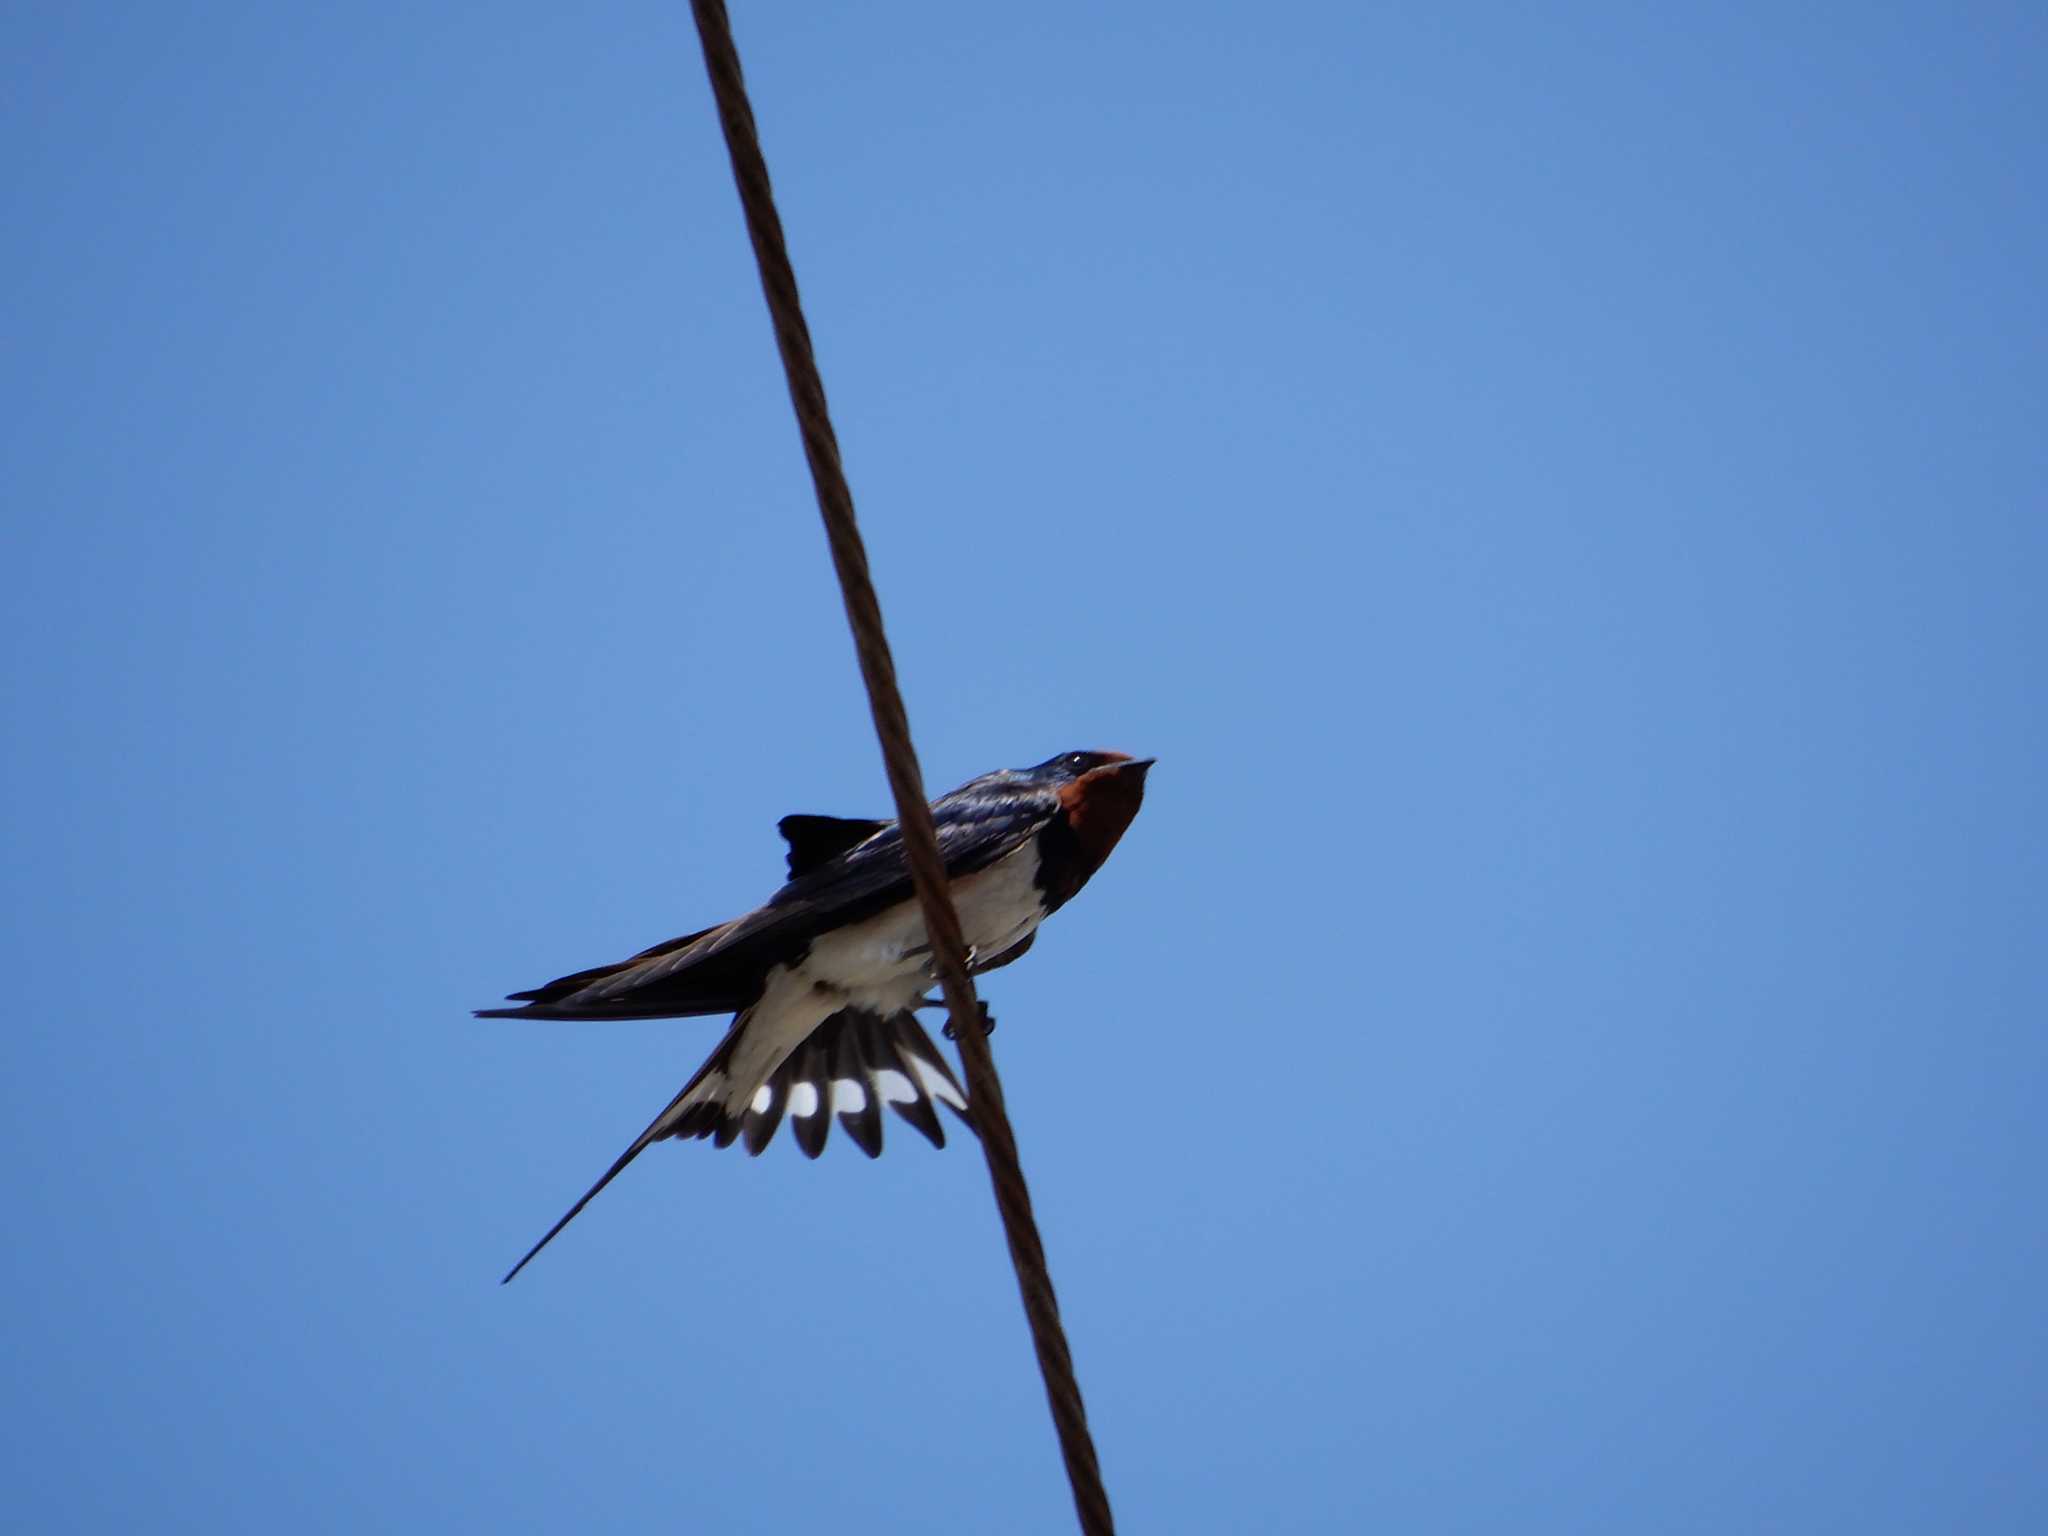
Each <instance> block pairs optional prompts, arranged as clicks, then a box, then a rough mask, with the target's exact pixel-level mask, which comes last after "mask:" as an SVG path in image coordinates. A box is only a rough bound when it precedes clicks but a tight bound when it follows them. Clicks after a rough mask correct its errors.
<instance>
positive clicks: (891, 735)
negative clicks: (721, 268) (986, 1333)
mask: <svg viewBox="0 0 2048 1536" xmlns="http://www.w3.org/2000/svg"><path fill="white" fill-rule="evenodd" d="M690 8H691V10H692V11H693V12H694V13H695V15H696V18H697V36H698V38H699V40H700V41H701V42H702V43H703V45H704V67H705V69H706V70H707V71H708V72H709V74H710V76H711V94H712V95H713V96H714V97H715V98H716V100H717V103H718V120H719V123H720V125H721V126H722V127H723V128H724V130H725V144H726V148H727V150H729V151H730V152H731V155H732V173H733V180H734V181H735V182H737V183H738V185H739V194H740V206H741V207H742V208H743V209H744V210H745V212H746V218H747V233H748V235H749V236H750V237H751V238H752V240H753V243H754V257H755V260H756V261H757V262H758V263H759V265H760V269H761V291H762V293H763V294H764V295H766V297H767V300H768V313H769V317H770V318H771V319H772V320H773V322H774V325H775V344H776V346H777V348H778V349H779V350H780V351H781V353H782V367H783V372H784V373H785V374H786V375H787V376H788V379H789V398H790V403H791V404H792V405H794V406H795V408H796V419H797V426H798V428H799V429H800V430H801V431H802V433H803V440H804V457H805V458H806V459H808V460H809V461H810V465H811V481H812V483H813V484H814V485H815V486H816V487H817V492H818V512H819V515H820V516H821V517H823V519H824V522H825V537H826V539H827V540H828V541H829V542H830V544H831V547H832V565H833V568H834V569H835V570H836V571H837V572H838V574H839V588H840V593H841V596H842V597H843V598H844V600H845V603H846V620H847V623H848V624H849V625H850V626H851V627H852V629H853V645H854V650H855V651H856V652H857V653H858V655H859V657H860V672H861V677H862V679H863V680H864V681H865V682H866V684H867V691H868V707H869V709H870V710H871V711H872V713H873V715H874V719H875V735H876V737H877V738H878V739H879V740H880V742H881V745H882V759H883V762H884V765H885V766H886V768H887V770H888V774H889V790H890V793H891V794H893V795H894V796H895V798H896V817H897V820H898V822H899V823H900V824H901V826H902V829H903V851H904V855H905V857H906V858H907V859H908V860H909V863H910V874H911V879H912V880H913V882H914V883H915V884H916V887H917V899H918V901H919V902H920V903H921V904H922V905H923V907H924V920H925V932H926V935H927V936H928V938H929V939H930V942H931V945H932V961H933V966H934V968H935V969H936V970H937V972H938V977H939V985H940V987H941V988H942V989H943V990H944V993H945V997H946V1007H947V1009H948V1011H949V1012H950V1013H951V1015H952V1020H953V1030H952V1033H953V1034H954V1035H955V1036H957V1037H958V1040H959V1045H960V1058H961V1064H962V1065H963V1066H964V1067H965V1068H966V1073H967V1093H968V1098H969V1100H970V1101H971V1102H972V1104H973V1114H974V1123H975V1127H976V1129H977V1130H979V1131H980V1133H981V1147H982V1153H983V1155H984V1156H985V1157H986V1158H987V1159H988V1171H989V1178H990V1180H991V1181H992V1182H993V1183H994V1185H995V1193H996V1206H997V1208H998V1210H999V1211H1000V1212H1001V1214H1002V1218H1003V1235H1004V1236H1005V1237H1006V1238H1008V1239H1009V1244H1010V1260H1011V1262H1012V1263H1013V1264H1014V1265H1015V1266H1016V1270H1017V1289H1018V1291H1019V1292H1020V1293H1021V1294H1022V1296H1023V1300H1024V1314H1025V1317H1026V1318H1027V1319H1028V1320H1029V1322H1030V1324H1031V1342H1032V1345H1033V1347H1034V1348H1035V1349H1036V1350H1037V1353H1038V1368H1039V1371H1040V1373H1041V1374H1042V1375H1043V1376H1044V1377H1045V1395H1046V1400H1047V1402H1048V1403H1049V1404H1050V1405H1051V1408H1052V1418H1053V1426H1054V1428H1055V1429H1056V1430H1057V1431H1058V1433H1059V1441H1060V1453H1061V1455H1062V1456H1063V1457H1064V1458H1065V1460H1066V1464H1067V1481H1068V1482H1069V1483H1070V1484H1072V1486H1073V1490H1074V1510H1075V1513H1076V1514H1077V1515H1078V1516H1079V1517H1080V1522H1081V1530H1082V1531H1083V1532H1084V1533H1085V1536H1114V1531H1115V1525H1114V1522H1113V1521H1112V1520H1111V1518H1110V1512H1109V1495H1108V1493H1107V1492H1105V1491H1104V1489H1103V1486H1102V1469H1101V1467H1100V1465H1099V1464H1098V1463H1097V1461H1096V1458H1095V1442H1094V1440H1093V1438H1091V1437H1090V1435H1089V1433H1088V1415H1087V1410H1086V1409H1085V1407H1084V1406H1083V1404H1082V1402H1081V1386H1080V1383H1079V1382H1078V1381H1077V1380H1075V1377H1074V1361H1073V1357H1072V1355H1071V1354H1069V1353H1068V1350H1067V1336H1066V1330H1065V1329H1064V1328H1062V1327H1061V1326H1060V1311H1059V1303H1058V1301H1057V1300H1056V1299H1055V1297H1054V1295H1053V1289H1052V1276H1051V1275H1050V1273H1048V1271H1047V1268H1046V1262H1045V1248H1044V1245H1043V1244H1042V1243H1040V1241H1039V1238H1038V1223H1037V1221H1036V1220H1035V1219H1034V1218H1033V1217H1032V1214H1031V1192H1030V1190H1029V1189H1028V1188H1027V1187H1026V1185H1025V1183H1024V1171H1023V1169H1022V1168H1021V1167H1020V1166H1019V1164H1018V1161H1017V1141H1016V1137H1015V1136H1014V1135H1013V1134H1012V1133H1011V1130H1010V1117H1009V1113H1008V1111H1007V1110H1006V1109H1005V1108H1004V1107H1003V1089H1002V1084H1001V1083H1000V1082H998V1081H997V1079H996V1066H995V1059H994V1057H993V1056H991V1055H990V1053H989V1047H988V1041H987V1039H986V1038H985V1037H984V1035H983V1033H982V1025H981V1015H980V1009H979V1006H978V1005H977V1003H976V1001H975V996H974V983H973V981H972V979H971V978H970V977H969V976H968V973H967V956H966V948H967V946H966V941H965V940H964V939H963V938H962V936H961V932H960V917H959V914H958V913H957V912H955V911H954V909H953V897H952V894H951V892H950V891H949V890H948V888H947V884H946V866H945V863H944V861H943V860H942V859H941V858H940V857H939V842H938V836H937V834H936V833H935V832H934V831H933V828H932V814H931V808H930V806H928V805H927V804H926V803H925V792H924V776H923V774H922V773H921V771H920V770H919V768H918V765H917V751H916V748H915V747H914V746H912V744H911V740H910V721H909V718H908V717H907V716H906V715H905V713H904V709H903V696H902V693H901V692H900V690H899V689H898V688H897V686H896V664H895V662H894V661H893V660H892V659H891V658H890V655H889V641H888V637H887V636H886V635H885V634H884V633H883V629H882V609H881V604H880V603H879V602H878V600H877V599H876V597H875V587H874V582H873V580H872V579H871V578H870V576H869V575H868V557H867V549H866V546H865V545H864V544H863V543H862V542H861V536H860V528H859V526H858V525H857V524H856V523H855V521H854V515H853V492H852V491H851V490H850V489H848V487H847V484H846V471H845V470H844V468H843V467H842V466H841V465H840V462H839V439H838V438H837V436H835V435H834V433H833V431H832V418H831V415H830V413H829V412H828V411H827V409H826V406H825V385H824V381H823V380H822V379H821V378H820V377H819V375H818V363H817V359H816V357H815V356H813V354H812V351H811V333H810V328H809V327H808V326H807V325H805V323H804V313H803V305H802V303H801V301H800V300H799V299H798V297H797V291H796V274H795V272H794V271H793V270H792V269H791V267H790V264H789V251H788V248H787V247H786V245H785V244H784V241H783V237H782V220H781V219H780V218H779V217H778V216H777V214H776V212H775V196H774V193H773V191H772V189H771V188H770V186H769V183H768V164H767V161H766V160H764V159H763V158H762V155H761V143H760V139H759V137H758V135H757V134H756V132H755V129H754V112H753V108H752V107H751V106H750V105H749V104H748V101H747V87H746V82H745V80H744V79H743V78H742V77H741V74H740V59H739V51H738V50H737V49H736V48H735V47H734V45H733V40H732V27H731V23H730V22H729V21H728V20H727V19H726V14H725V6H724V5H723V4H722V3H721V0H691V7H690Z"/></svg>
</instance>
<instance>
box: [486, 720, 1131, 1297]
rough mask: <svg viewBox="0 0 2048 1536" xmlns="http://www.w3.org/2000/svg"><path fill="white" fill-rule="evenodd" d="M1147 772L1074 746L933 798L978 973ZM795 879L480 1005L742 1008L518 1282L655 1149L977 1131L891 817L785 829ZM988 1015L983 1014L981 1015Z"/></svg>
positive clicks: (1090, 862) (870, 1146)
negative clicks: (941, 1039) (606, 960)
mask: <svg viewBox="0 0 2048 1536" xmlns="http://www.w3.org/2000/svg"><path fill="white" fill-rule="evenodd" d="M1152 761H1153V760H1152V759H1151V758H1149V757H1148V758H1133V757H1130V756H1128V755H1127V754H1125V753H1122V752H1065V753H1062V754H1061V755H1060V756H1058V757H1051V758H1047V759H1046V760H1045V761H1044V762H1042V763H1040V764H1038V765H1037V766H1036V767H1034V768H1008V769H1002V770H999V771H997V772H995V773H985V774H983V775H982V776H981V777H980V778H977V779H970V780H968V781H967V782H966V783H965V784H963V785H961V786H960V787H959V788H958V789H956V790H954V791H953V792H952V793H950V794H947V795H941V796H940V797H939V798H938V799H937V800H934V801H933V802H932V821H933V823H934V824H935V826H936V827H937V830H938V835H939V852H940V854H941V855H942V856H943V857H944V859H945V862H946V875H947V878H948V880H949V881H950V882H951V885H952V890H953V902H954V905H955V906H956V907H957V908H958V909H959V913H960V927H961V931H962V933H963V934H964V935H965V936H966V939H967V944H968V963H969V966H970V968H971V969H972V970H973V971H975V972H976V973H977V974H978V973H980V972H983V971H992V970H994V969H995V968H996V967H997V966H1001V965H1008V964H1009V963H1010V962H1011V961H1012V960H1015V959H1016V958H1017V957H1018V956H1019V955H1021V954H1023V953H1024V951H1025V950H1027V949H1029V948H1030V947H1031V942H1032V940H1033V939H1034V938H1035V937H1036V936H1037V932H1038V925H1039V924H1040V923H1041V922H1043V921H1044V920H1045V919H1046V918H1047V917H1048V916H1050V915H1051V914H1052V913H1054V912H1056V911H1058V910H1059V909H1060V907H1061V906H1063V905H1065V903H1066V902H1067V901H1068V900H1070V899H1071V898H1072V897H1073V895H1074V893H1075V892H1077V891H1079V890H1080V889H1081V887H1082V886H1084V885H1086V884H1087V883H1088V879H1089V877H1090V876H1091V875H1093V874H1094V873H1095V871H1096V870H1098V869H1100V868H1101V867H1102V863H1103V860H1105V859H1107V858H1108V857H1109V854H1110V850H1111V849H1113V848H1114V847H1116V844H1117V839H1118V838H1120V837H1122V836H1123V834H1124V829H1125V828H1126V827H1128V826H1129V825H1130V824H1131V820H1132V818H1133V817H1135V816H1136V815H1137V814H1138V807H1139V805H1140V803H1141V802H1142V801H1143V799H1144V795H1145V774H1146V770H1148V769H1149V768H1150V767H1151V766H1152ZM779 828H780V830H781V833H782V836H783V838H784V839H785V840H786V841H787V842H788V844H789V881H788V883H787V884H785V885H784V886H783V887H782V889H781V890H779V891H777V892H776V893H775V894H774V895H773V896H771V897H769V898H768V902H767V904H766V905H765V906H760V907H756V908H755V909H754V910H753V911H751V912H749V913H747V914H746V915H744V916H742V917H737V918H734V919H733V920H732V921H731V922H729V923H721V924H720V925H719V926H718V927H716V928H706V929H704V930H703V931H702V932H700V933H689V934H684V935H683V936H682V937H681V938H679V939H670V940H669V941H668V942H667V943H665V944H657V945H655V946H654V947H653V948H652V949H647V950H642V951H641V952H640V953H639V954H637V955H635V956H633V957H632V958H631V959H630V960H621V961H619V962H617V963H616V964H613V965H601V966H597V967H596V968H594V969H592V970H587V971H578V972H576V973H575V974H574V975H573V976H564V977H561V978H560V979H559V980H556V981H551V982H549V983H548V984H547V985H546V986H544V987H536V988H534V989H533V990H532V991H530V992H515V993H513V994H512V996H511V997H510V998H509V999H508V1001H510V1002H515V1003H520V1004H523V1005H524V1006H522V1007H518V1008H482V1009H478V1010H477V1017H479V1018H485V1019H668V1018H686V1017H690V1016H694V1015H699V1014H714V1013H732V1014H735V1015H736V1017H735V1018H734V1019H733V1022H732V1027H731V1028H730V1029H729V1030H727V1031H726V1035H725V1039H724V1040H723V1041H721V1042H720V1043H719V1046H718V1049H717V1050H715V1051H713V1052H712V1053H711V1056H710V1059H709V1060H707V1061H706V1062H705V1063H704V1065H703V1066H701V1067H699V1068H698V1069H697V1073H696V1075H695V1076H694V1077H692V1078H691V1079H690V1080H689V1082H687V1083H685V1084H684V1085H683V1090H682V1092H680V1093H678V1094H677V1095H676V1096H675V1098H674V1099H673V1100H671V1101H670V1103H669V1106H668V1108H667V1109H664V1110H663V1111H662V1112H661V1113H660V1114H659V1115H656V1116H655V1117H654V1123H653V1124H651V1125H649V1126H648V1127H647V1129H646V1130H644V1131H642V1132H641V1133H640V1136H639V1138H638V1139H637V1140H636V1141H635V1142H634V1143H633V1144H632V1145H631V1146H630V1147H628V1148H626V1150H625V1152H624V1153H623V1154H621V1156H620V1157H619V1160H618V1161H617V1162H615V1163H613V1164H612V1166H611V1167H610V1168H609V1169H607V1170H606V1172H605V1175H604V1177H603V1178H601V1179H599V1180H598V1181H597V1182H596V1183H595V1184H593V1185H592V1186H591V1187H590V1189H589V1191H588V1193H586V1194H585V1195H584V1196H583V1198H582V1199H581V1200H578V1201H577V1202H576V1203H575V1204H574V1205H573V1206H571V1207H570V1208H569V1210H568V1212H567V1214H565V1215H564V1216H563V1217H562V1219H561V1220H560V1221H558V1222H556V1223H555V1224H554V1226H552V1227H551V1228H549V1229H548V1232H547V1235H546V1236H544V1237H543V1238H541V1240H540V1241H539V1242H537V1243H535V1244H534V1245H533V1247H532V1248H531V1249H529V1250H528V1251H527V1254H526V1257H525V1258H523V1259H521V1260H520V1261H519V1262H518V1263H517V1264H515V1265H513V1266H512V1268H511V1270H510V1272H508V1273H507V1274H506V1276H505V1279H506V1280H510V1279H511V1278H512V1276H513V1275H516V1274H518V1273H519V1271H520V1270H522V1269H524V1268H525V1267H526V1265H527V1263H528V1261H529V1260H531V1259H532V1258H533V1256H534V1255H535V1254H537V1253H539V1252H540V1251H541V1249H543V1248H545V1247H546V1246H547V1245H548V1243H549V1242H550V1241H552V1240H553V1238H554V1237H555V1234H556V1233H558V1232H560V1231H561V1230H562V1228H564V1227H566V1226H567V1225H568V1224H569V1223H570V1222H571V1221H572V1220H574V1219H575V1217H576V1214H577V1213H578V1212H579V1211H581V1210H582V1209H583V1207H584V1206H586V1205H588V1204H589V1203H590V1202H591V1201H592V1200H593V1199H595V1198H596V1197H597V1195H598V1192H599V1191H601V1190H602V1189H603V1188H604V1187H605V1185H607V1184H609V1183H611V1181H612V1180H613V1179H615V1178H616V1177H618V1175H619V1173H620V1172H621V1171H622V1170H623V1169H624V1168H625V1166H626V1165H627V1164H628V1163H630V1162H632V1161H633V1159H634V1158H636V1157H638V1156H639V1155H640V1154H641V1152H643V1151H644V1150H645V1149H646V1148H647V1147H648V1146H649V1145H651V1144H652V1143H654V1142H657V1141H660V1140H663V1139H664V1138H666V1137H671V1136H693V1137H704V1136H709V1137H711V1138H712V1139H713V1140H714V1141H716V1143H717V1144H718V1145H719V1146H721V1147H724V1146H730V1145H731V1144H732V1143H733V1142H734V1141H737V1140H740V1139H741V1138H744V1139H745V1141H746V1144H747V1150H748V1151H749V1152H751V1153H755V1154H757V1155H758V1154H759V1152H760V1151H761V1149H762V1148H763V1147H765V1146H767V1145H768V1142H769V1139H770V1138H771V1137H773V1136H774V1134H775V1130H776V1127H777V1126H778V1125H780V1124H781V1123H782V1121H783V1119H784V1118H785V1117H787V1118H788V1120H789V1122H790V1129H791V1132H792V1134H793V1135H794V1136H795V1138H796V1142H797V1145H798V1146H799V1147H801V1148H802V1149H803V1151H804V1152H805V1153H806V1154H807V1155H808V1156H811V1157H816V1156H817V1155H818V1154H819V1153H820V1152H822V1151H823V1150H824V1147H825V1138H826V1136H827V1134H828V1133H829V1132H830V1130H831V1123H832V1120H833V1119H834V1118H835V1117H836V1118H837V1119H838V1121H839V1123H840V1125H841V1126H843V1127H844V1128H845V1130H846V1134H847V1135H848V1136H849V1137H851V1138H852V1139H853V1141H854V1142H855V1143H856V1144H857V1145H858V1146H859V1147H860V1148H861V1150H862V1151H864V1152H866V1153H867V1154H868V1156H870V1157H876V1156H879V1155H880V1153H881V1150H882V1106H883V1105H884V1104H887V1105H889V1106H890V1107H891V1108H893V1109H894V1110H895V1111H896V1112H897V1113H898V1114H900V1115H901V1116H902V1117H903V1118H904V1119H905V1120H907V1121H908V1122H909V1123H910V1124H911V1125H913V1126H915V1127H916V1128H917V1129H918V1130H919V1131H921V1132H923V1133H924V1135H925V1136H926V1137H927V1138H929V1139H930V1140H931V1142H932V1143H933V1145H935V1146H944V1145H945V1140H946V1136H945V1131H944V1130H943V1129H942V1128H941V1127H940V1124H939V1117H938V1113H937V1111H936V1109H935V1108H934V1105H935V1103H937V1104H944V1105H946V1106H947V1108H949V1109H951V1110H952V1111H953V1112H955V1113H956V1114H958V1115H959V1116H960V1117H961V1118H962V1119H963V1120H967V1123H968V1124H969V1125H970V1126H971V1125H972V1123H973V1122H972V1120H971V1119H969V1118H968V1113H967V1108H968V1106H967V1095H966V1094H965V1093H964V1092H962V1090H961V1088H960V1084H959V1082H958V1081H957V1080H956V1079H955V1078H954V1076H953V1073H952V1070H951V1069H950V1068H949V1067H948V1066H947V1065H946V1059H945V1057H944V1056H943V1055H941V1054H940V1053H939V1050H938V1048H937V1047H936V1046H935V1045H933V1044H932V1040H931V1037H930V1036H929V1035H927V1034H926V1033H925V1032H924V1029H923V1028H922V1026H920V1025H919V1024H918V1022H917V1018H916V1015H915V1013H914V1012H913V1010H914V1009H916V1008H918V1007H921V1006H929V1004H928V1003H927V1000H926V999H925V997H924V992H925V989H926V988H927V987H928V986H929V985H930V984H931V980H932V971H931V950H930V947H929V945H928V944H927V943H926V940H925V930H924V915H923V913H922V911H921V910H920V909H919V906H918V903H917V897H916V894H915V892H914V891H913V890H912V888H911V881H910V870H909V866H908V865H907V864H906V863H905V861H904V856H903V837H902V833H901V831H900V830H899V829H898V827H897V825H896V823H895V822H893V821H858V820H850V819H846V818H842V817H837V816H785V817H783V818H782V821H781V822H780V823H779ZM983 1017H984V1020H986V1018H987V1014H986V1010H984V1014H983Z"/></svg>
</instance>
